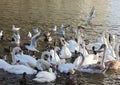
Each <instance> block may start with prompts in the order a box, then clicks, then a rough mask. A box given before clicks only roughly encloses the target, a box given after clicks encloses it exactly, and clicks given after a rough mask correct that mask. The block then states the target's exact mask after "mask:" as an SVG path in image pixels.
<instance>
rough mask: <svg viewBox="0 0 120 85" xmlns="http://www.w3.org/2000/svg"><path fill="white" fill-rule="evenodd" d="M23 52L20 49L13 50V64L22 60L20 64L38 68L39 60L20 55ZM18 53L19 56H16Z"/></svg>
mask: <svg viewBox="0 0 120 85" xmlns="http://www.w3.org/2000/svg"><path fill="white" fill-rule="evenodd" d="M19 51H21V48H20V47H15V48H13V50H12V52H11V55H12V64H15V63H16V61H18V60H20V62H23V63H27V64H28V65H29V66H30V67H33V68H34V67H36V63H37V60H36V59H35V58H33V57H32V56H30V55H26V54H19ZM16 53H18V54H16Z"/></svg>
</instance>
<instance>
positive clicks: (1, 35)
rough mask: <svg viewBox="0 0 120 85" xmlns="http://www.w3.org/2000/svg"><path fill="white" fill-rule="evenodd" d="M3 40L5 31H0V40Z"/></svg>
mask: <svg viewBox="0 0 120 85" xmlns="http://www.w3.org/2000/svg"><path fill="white" fill-rule="evenodd" d="M2 38H3V30H0V39H1V40H2Z"/></svg>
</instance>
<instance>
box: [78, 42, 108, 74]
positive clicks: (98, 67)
mask: <svg viewBox="0 0 120 85" xmlns="http://www.w3.org/2000/svg"><path fill="white" fill-rule="evenodd" d="M101 48H104V53H103V57H102V61H101V63H100V64H97V63H96V64H88V65H84V66H81V67H79V69H78V70H79V71H81V72H86V73H104V72H105V71H106V70H107V68H105V63H104V60H105V51H106V45H105V44H103V45H102V46H101Z"/></svg>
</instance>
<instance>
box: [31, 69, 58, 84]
mask: <svg viewBox="0 0 120 85" xmlns="http://www.w3.org/2000/svg"><path fill="white" fill-rule="evenodd" d="M35 77H36V78H34V79H33V80H34V81H36V82H41V83H44V82H52V81H55V80H56V74H55V73H54V72H53V71H52V68H49V72H48V71H40V72H38V73H37V75H36V76H35Z"/></svg>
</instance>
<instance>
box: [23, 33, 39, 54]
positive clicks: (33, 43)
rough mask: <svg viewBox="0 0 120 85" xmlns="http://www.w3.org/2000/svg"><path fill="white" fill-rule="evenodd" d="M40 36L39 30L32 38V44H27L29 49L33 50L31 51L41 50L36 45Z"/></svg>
mask: <svg viewBox="0 0 120 85" xmlns="http://www.w3.org/2000/svg"><path fill="white" fill-rule="evenodd" d="M39 37H40V32H38V33H37V34H35V35H34V36H33V37H32V38H31V40H30V45H26V46H25V47H26V48H27V49H28V50H31V51H37V52H39V51H38V50H37V49H36V47H37V41H38V39H39Z"/></svg>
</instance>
